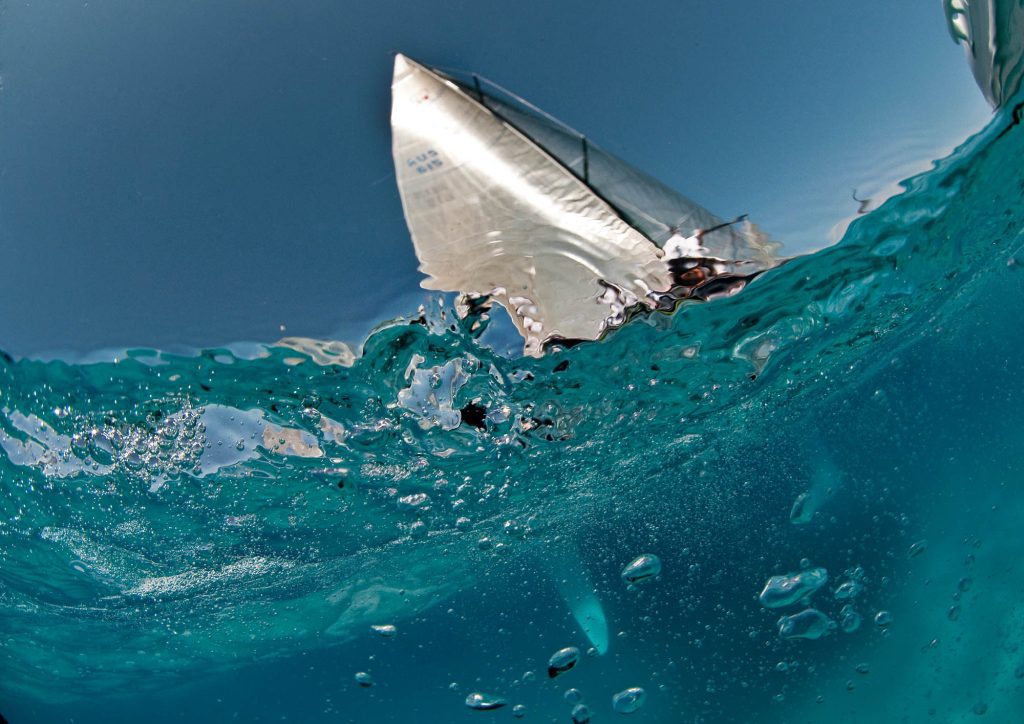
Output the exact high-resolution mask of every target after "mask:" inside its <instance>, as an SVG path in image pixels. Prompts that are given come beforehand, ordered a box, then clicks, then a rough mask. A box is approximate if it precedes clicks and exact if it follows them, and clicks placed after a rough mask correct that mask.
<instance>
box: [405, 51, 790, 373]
mask: <svg viewBox="0 0 1024 724" xmlns="http://www.w3.org/2000/svg"><path fill="white" fill-rule="evenodd" d="M391 126H392V133H393V146H392V150H393V154H394V161H395V171H396V177H397V181H398V189H399V193H400V194H401V197H402V204H403V207H404V210H405V217H406V220H407V222H408V224H409V229H410V231H411V232H412V237H413V242H414V244H415V246H416V253H417V255H418V257H419V259H420V268H421V270H422V271H423V272H424V273H425V274H426V275H427V279H425V280H424V281H423V286H424V287H426V288H428V289H439V290H445V291H460V292H466V293H474V294H486V295H490V296H492V297H493V298H495V299H496V300H497V301H499V302H500V303H501V304H502V305H503V306H504V307H505V308H506V309H507V310H508V311H509V314H510V315H511V316H512V319H513V321H514V323H515V325H516V327H517V328H518V329H519V331H520V332H521V333H522V335H523V337H524V338H525V339H526V352H527V353H528V354H540V352H541V350H542V348H543V344H544V343H545V342H547V341H548V340H551V339H558V338H563V339H586V340H592V339H597V338H599V337H600V336H601V334H603V332H604V331H605V329H607V328H608V327H609V326H614V325H617V324H620V323H621V322H622V321H623V319H624V318H625V311H626V310H627V309H628V308H630V307H632V306H634V305H636V304H644V305H647V306H648V307H652V308H653V307H655V306H657V305H658V304H659V302H660V301H663V299H664V298H665V296H666V295H670V294H671V292H672V291H673V288H675V287H678V286H679V283H680V282H679V271H680V265H679V263H678V260H677V261H676V262H675V263H674V264H673V265H670V264H669V263H668V262H667V260H666V258H665V253H664V252H663V251H662V249H661V248H659V247H660V246H661V245H664V244H666V242H670V243H671V242H672V241H673V240H675V241H678V240H680V239H683V240H690V241H693V242H694V243H693V244H692V249H691V250H690V251H692V254H689V256H692V257H693V258H694V260H695V261H694V265H695V266H696V265H700V264H704V267H702V268H705V267H706V268H707V272H706V273H705V272H704V271H702V272H701V274H700V275H699V282H700V283H704V282H705V281H707V280H709V279H711V278H713V277H717V276H722V275H726V276H746V275H750V274H753V273H756V272H758V271H762V270H763V269H765V268H768V267H770V266H773V265H774V263H775V262H774V256H773V255H772V253H771V252H772V246H771V245H770V244H767V243H765V241H764V239H763V237H761V236H759V235H758V234H757V233H756V232H754V231H753V230H752V227H750V226H748V227H747V231H746V233H744V232H743V231H740V230H737V229H734V228H731V227H723V228H721V229H719V230H718V231H716V232H713V233H712V234H708V235H706V236H705V237H703V238H701V237H700V233H699V232H700V230H702V229H709V228H711V227H714V226H718V225H720V224H721V220H720V219H718V218H717V217H715V216H713V215H712V214H710V213H709V212H707V211H706V210H704V209H702V208H701V207H699V206H698V205H697V204H694V203H693V202H692V201H689V200H688V199H686V198H684V197H682V196H680V195H679V194H676V193H675V192H674V191H671V190H670V189H668V188H667V187H665V186H664V185H662V184H660V183H658V182H657V181H655V180H654V179H651V178H650V177H648V176H646V175H645V174H642V173H641V172H639V171H637V170H635V169H633V168H631V167H629V166H628V165H627V164H625V163H624V162H622V161H619V160H618V159H616V158H615V157H614V156H612V155H611V154H608V153H607V152H604V151H602V150H600V149H598V148H596V147H594V146H592V145H590V144H589V143H588V142H587V141H586V139H584V138H583V137H582V136H580V135H579V134H577V133H575V132H574V131H571V129H567V128H566V127H565V126H562V125H561V124H559V123H558V122H557V121H554V120H553V119H550V118H547V117H546V116H544V115H543V114H542V113H540V112H538V111H535V110H533V109H531V108H530V107H529V106H528V105H526V104H525V103H524V102H521V101H518V99H515V98H514V97H512V96H510V94H504V93H503V92H502V91H501V90H500V89H498V88H497V87H496V86H493V85H490V84H487V85H485V84H484V83H482V82H481V81H480V80H478V79H475V78H473V79H472V80H469V81H466V80H458V79H456V78H454V77H452V76H450V75H446V74H443V73H441V72H439V71H436V70H433V69H430V68H427V67H425V66H423V65H420V64H419V63H416V62H415V61H412V60H410V59H409V58H407V57H405V56H403V55H397V56H396V58H395V71H394V79H393V83H392V111H391ZM669 248H675V249H676V252H677V253H676V256H678V244H676V246H675V247H669ZM684 271H685V270H684ZM691 288H692V286H691ZM684 296H685V295H684Z"/></svg>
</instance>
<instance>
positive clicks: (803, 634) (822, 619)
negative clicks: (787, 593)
mask: <svg viewBox="0 0 1024 724" xmlns="http://www.w3.org/2000/svg"><path fill="white" fill-rule="evenodd" d="M778 626H779V637H780V638H784V639H809V640H811V641H814V640H816V639H820V638H821V637H822V636H825V635H827V634H828V632H829V631H831V630H832V629H833V628H835V623H834V622H833V621H832V619H830V618H829V617H828V616H826V615H825V614H823V613H822V612H821V611H819V610H818V609H816V608H808V609H804V610H803V611H801V612H800V613H794V614H793V615H792V616H783V617H782V618H780V619H779V621H778Z"/></svg>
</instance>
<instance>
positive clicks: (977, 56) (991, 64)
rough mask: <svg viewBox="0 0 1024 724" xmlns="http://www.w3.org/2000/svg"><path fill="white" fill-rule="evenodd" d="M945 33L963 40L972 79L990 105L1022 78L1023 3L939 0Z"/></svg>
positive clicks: (1013, 92) (997, 105)
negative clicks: (944, 23)
mask: <svg viewBox="0 0 1024 724" xmlns="http://www.w3.org/2000/svg"><path fill="white" fill-rule="evenodd" d="M942 4H943V7H944V8H945V10H946V20H947V21H948V23H949V32H950V34H951V35H952V36H953V39H954V40H956V42H958V43H960V42H963V43H964V47H965V48H966V50H967V61H968V62H969V63H970V65H971V72H973V73H974V79H975V80H976V81H977V83H978V87H979V88H981V91H982V93H984V94H985V98H986V99H988V102H989V103H990V104H991V105H992V107H993V108H997V109H998V108H1001V107H1002V106H1003V104H1004V103H1006V101H1008V100H1010V99H1011V98H1012V97H1013V96H1014V95H1016V93H1017V91H1018V90H1020V86H1021V82H1022V81H1024V2H1021V0H943V3H942Z"/></svg>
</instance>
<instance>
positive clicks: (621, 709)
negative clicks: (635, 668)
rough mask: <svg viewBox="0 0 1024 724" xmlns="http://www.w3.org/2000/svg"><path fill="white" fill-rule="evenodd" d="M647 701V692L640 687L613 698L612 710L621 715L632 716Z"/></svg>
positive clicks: (634, 687)
mask: <svg viewBox="0 0 1024 724" xmlns="http://www.w3.org/2000/svg"><path fill="white" fill-rule="evenodd" d="M645 701H647V692H646V691H644V690H643V689H641V688H640V687H639V686H633V687H630V688H628V689H624V690H623V691H620V692H619V693H618V694H616V695H615V696H613V697H612V708H613V709H615V711H616V712H618V713H619V714H632V713H633V712H634V711H636V710H637V709H639V708H640V707H642V706H643V705H644V702H645Z"/></svg>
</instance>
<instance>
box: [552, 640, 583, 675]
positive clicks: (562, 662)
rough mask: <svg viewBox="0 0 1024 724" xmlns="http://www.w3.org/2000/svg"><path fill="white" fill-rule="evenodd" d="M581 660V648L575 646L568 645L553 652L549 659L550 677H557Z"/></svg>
mask: <svg viewBox="0 0 1024 724" xmlns="http://www.w3.org/2000/svg"><path fill="white" fill-rule="evenodd" d="M579 660H580V650H579V649H578V648H576V647H575V646H566V647H565V648H564V649H559V650H558V651H556V652H555V653H553V654H551V658H550V659H548V677H549V678H552V679H553V678H555V677H556V676H558V675H560V674H564V673H565V672H566V671H568V670H569V669H571V668H572V667H574V666H576V664H577V663H579Z"/></svg>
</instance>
